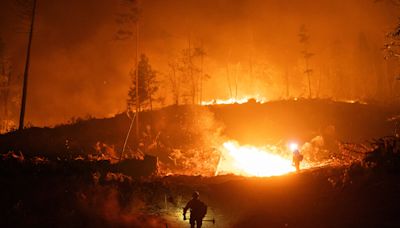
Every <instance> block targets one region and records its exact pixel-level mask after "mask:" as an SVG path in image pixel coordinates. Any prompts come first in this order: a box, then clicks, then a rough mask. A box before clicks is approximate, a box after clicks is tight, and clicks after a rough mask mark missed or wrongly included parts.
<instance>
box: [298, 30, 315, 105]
mask: <svg viewBox="0 0 400 228" xmlns="http://www.w3.org/2000/svg"><path fill="white" fill-rule="evenodd" d="M299 39H300V43H301V44H302V45H303V50H302V51H301V54H302V56H303V58H304V61H305V65H306V67H305V69H304V73H305V74H306V75H307V81H308V96H309V98H311V97H312V91H311V74H312V73H313V69H311V68H310V67H309V61H310V58H311V57H313V56H314V53H311V52H309V51H308V49H309V47H308V46H309V42H310V35H309V33H308V30H307V28H306V26H305V25H302V26H301V27H300V31H299Z"/></svg>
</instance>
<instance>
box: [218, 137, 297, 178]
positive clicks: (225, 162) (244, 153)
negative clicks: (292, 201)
mask: <svg viewBox="0 0 400 228" xmlns="http://www.w3.org/2000/svg"><path fill="white" fill-rule="evenodd" d="M273 150H275V153H273V152H271V151H273ZM221 153H222V156H221V159H220V163H219V165H218V167H217V172H216V175H218V174H221V173H233V174H236V175H243V176H258V177H267V176H278V175H283V174H286V173H290V172H293V171H295V168H294V167H293V166H292V160H291V158H290V154H289V155H287V156H286V157H284V156H282V155H280V154H278V151H277V148H276V147H270V148H269V149H267V148H259V147H255V146H240V145H239V144H238V143H237V142H235V141H227V142H225V143H223V145H222V146H221Z"/></svg>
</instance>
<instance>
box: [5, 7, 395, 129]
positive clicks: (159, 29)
mask: <svg viewBox="0 0 400 228" xmlns="http://www.w3.org/2000/svg"><path fill="white" fill-rule="evenodd" d="M11 2H12V1H11V0H5V1H1V3H0V11H1V18H0V26H1V27H0V28H1V30H0V37H2V38H3V40H4V42H5V44H6V47H7V55H8V56H9V57H10V59H11V60H12V61H13V62H14V64H15V73H14V74H15V75H16V76H20V75H22V70H23V67H22V63H23V60H24V55H25V53H24V49H25V42H26V33H21V32H19V31H21V29H22V30H23V28H24V27H23V26H22V25H21V24H20V23H19V22H18V20H17V19H16V18H15V16H13V15H14V14H13V6H12V4H11ZM117 2H118V1H110V0H87V1H69V0H58V1H51V0H39V1H38V3H39V5H38V15H37V26H36V29H35V33H34V41H33V47H32V48H33V49H32V65H31V78H30V81H29V89H28V93H29V94H28V101H27V114H26V118H27V122H32V123H33V124H35V125H51V124H55V123H60V122H65V121H67V120H68V119H70V118H71V117H73V116H85V115H86V114H91V115H93V116H98V117H104V116H110V115H112V114H115V113H117V112H121V111H123V110H124V109H125V108H126V98H127V91H128V87H129V82H130V78H129V74H128V73H129V70H130V68H131V67H132V66H133V63H134V51H135V49H134V45H133V43H134V42H133V40H127V41H122V42H121V41H116V40H115V39H114V36H115V32H116V30H117V29H116V22H115V15H116V13H117V12H118V11H119V10H120V6H119V4H117ZM141 10H142V15H141V20H140V28H141V33H140V52H141V53H145V54H147V55H148V57H149V59H150V62H151V64H152V65H153V68H154V69H156V70H157V71H158V72H159V75H160V81H162V82H165V81H166V80H165V75H166V74H167V73H168V63H169V62H170V61H171V60H173V59H175V58H177V56H178V55H179V52H180V50H182V49H183V48H186V47H187V46H188V40H189V38H190V40H191V42H192V45H200V44H202V45H203V46H204V48H205V50H206V52H207V57H206V58H205V62H204V68H205V71H206V72H207V74H209V75H211V79H210V80H209V81H207V83H206V84H205V86H204V99H205V100H211V99H215V98H221V99H227V98H229V96H230V92H229V89H228V86H227V79H226V78H227V69H229V71H230V75H231V77H233V78H236V80H237V81H238V89H237V91H238V92H237V94H238V96H240V97H243V96H256V95H259V96H261V97H266V98H267V99H279V98H283V97H285V96H286V87H285V75H289V76H290V80H291V81H290V82H291V83H290V95H291V96H304V95H306V90H305V87H304V75H303V73H302V72H303V68H302V67H303V65H302V64H303V62H302V57H301V54H300V51H301V49H302V47H301V45H300V43H299V38H298V32H299V28H300V26H301V25H303V24H304V25H306V27H307V28H308V30H309V33H310V36H311V40H310V46H309V48H310V51H312V52H313V53H315V56H314V57H313V58H312V59H311V61H310V64H311V67H312V68H313V69H314V74H313V77H314V79H313V80H314V81H313V89H314V90H315V91H318V96H321V97H337V96H341V97H338V98H341V99H357V98H360V99H361V98H370V97H375V98H377V99H386V98H387V97H389V96H391V95H393V94H391V93H392V92H391V91H389V90H390V89H389V86H388V85H389V84H390V83H391V81H390V80H392V79H391V78H392V77H393V75H395V74H396V72H397V73H398V69H397V68H396V67H395V65H394V64H392V63H391V62H385V61H384V60H383V57H382V53H381V49H382V46H383V43H384V35H385V33H386V32H387V31H390V29H391V28H392V27H393V26H394V24H395V23H396V20H397V17H398V16H399V14H398V9H397V8H395V7H394V6H393V5H390V3H388V2H385V1H381V2H378V3H377V2H376V1H374V0H351V1H342V0H336V1H332V0H320V1H315V0H299V1H295V0H265V1H264V0H246V1H245V0H143V1H141ZM250 68H251V70H250ZM391 89H393V88H391ZM316 93H317V92H315V96H316V95H317V94H316ZM159 95H161V96H165V97H166V98H167V99H166V104H171V98H170V97H169V90H168V85H167V84H166V83H164V84H161V89H160V94H159ZM15 113H17V112H15ZM15 115H16V116H15V119H16V118H18V116H17V114H15Z"/></svg>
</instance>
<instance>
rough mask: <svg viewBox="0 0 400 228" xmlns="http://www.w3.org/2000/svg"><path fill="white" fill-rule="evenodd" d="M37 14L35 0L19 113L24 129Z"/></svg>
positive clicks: (20, 125) (34, 1) (34, 0)
mask: <svg viewBox="0 0 400 228" xmlns="http://www.w3.org/2000/svg"><path fill="white" fill-rule="evenodd" d="M35 14H36V0H33V8H32V15H31V25H30V29H29V38H28V47H27V50H26V61H25V70H24V83H23V86H22V100H21V113H20V115H19V128H18V130H23V129H24V118H25V105H26V96H27V90H28V73H29V65H30V57H31V46H32V37H33V28H34V27H33V26H34V24H35Z"/></svg>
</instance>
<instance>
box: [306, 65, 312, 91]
mask: <svg viewBox="0 0 400 228" xmlns="http://www.w3.org/2000/svg"><path fill="white" fill-rule="evenodd" d="M310 73H311V72H310V69H309V68H308V59H307V58H306V74H307V79H308V98H311V95H312V94H311V75H310Z"/></svg>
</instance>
